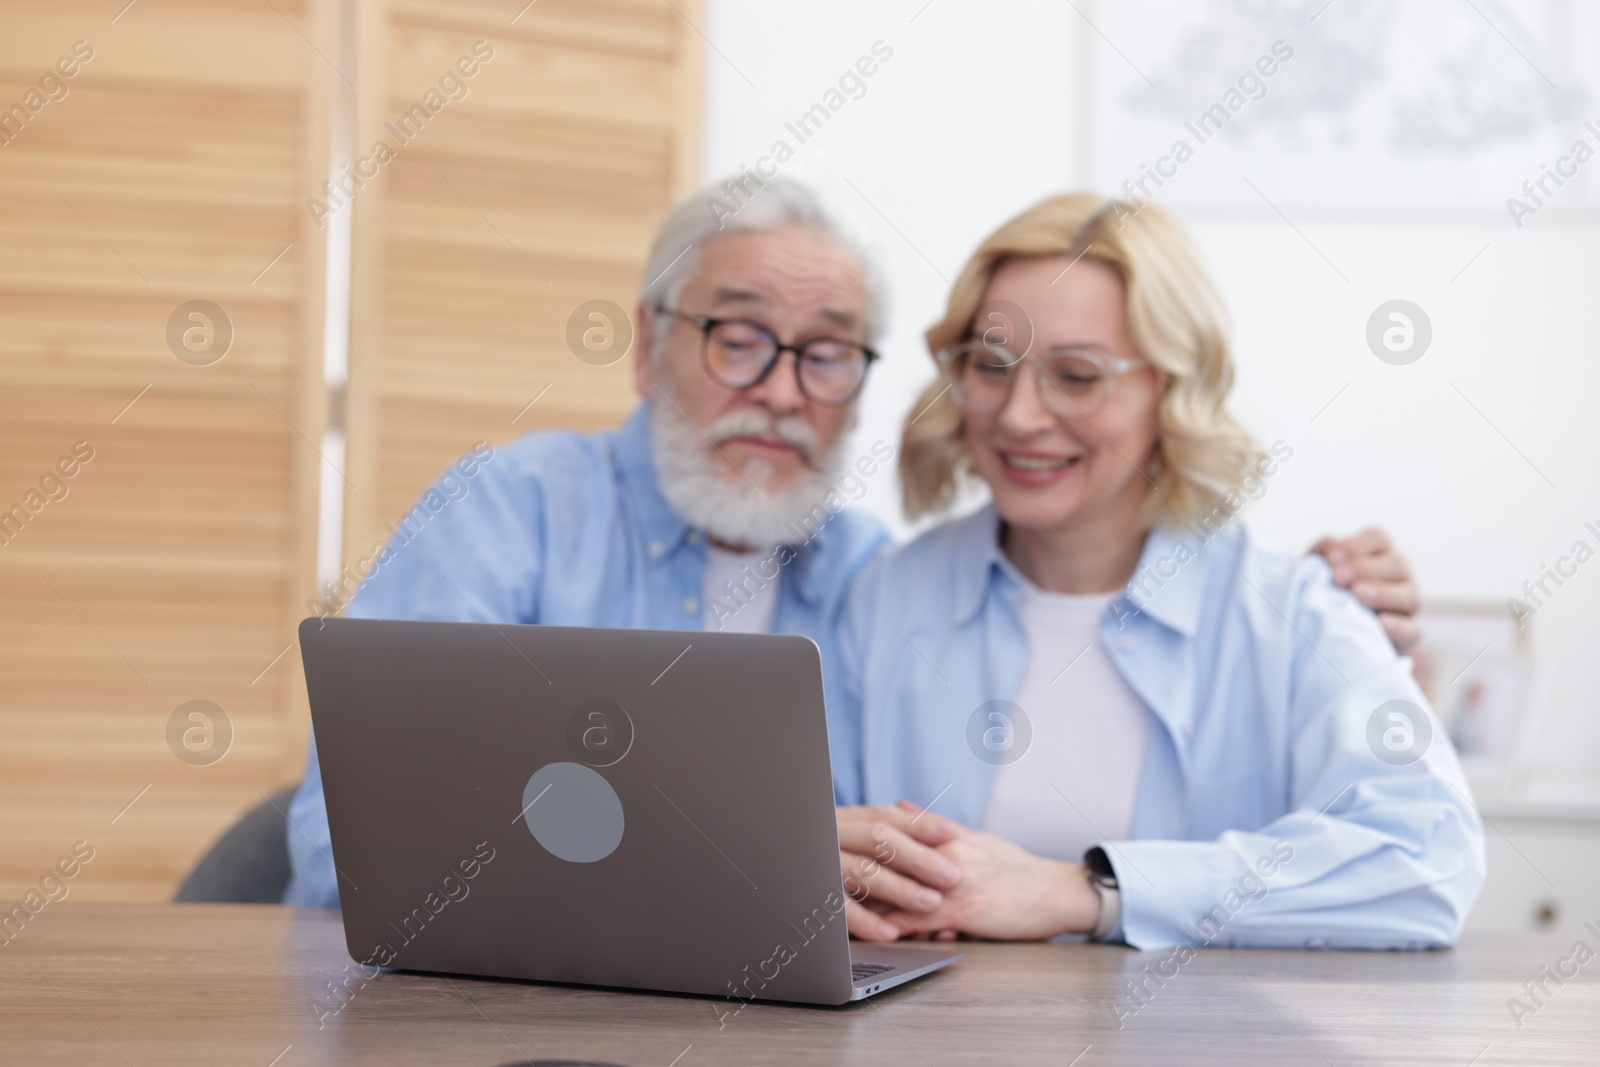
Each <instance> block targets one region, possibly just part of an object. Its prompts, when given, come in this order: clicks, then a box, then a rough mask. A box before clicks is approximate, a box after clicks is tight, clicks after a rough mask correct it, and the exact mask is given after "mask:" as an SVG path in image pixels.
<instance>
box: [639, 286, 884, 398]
mask: <svg viewBox="0 0 1600 1067" xmlns="http://www.w3.org/2000/svg"><path fill="white" fill-rule="evenodd" d="M658 310H659V311H660V312H661V313H662V314H665V315H670V316H672V317H673V318H675V319H681V320H682V321H684V322H686V323H688V324H689V325H691V326H693V327H694V328H695V329H697V330H699V331H700V333H701V334H702V335H703V340H702V344H701V347H700V358H701V362H702V363H703V364H704V366H705V370H706V373H707V374H709V375H710V376H711V378H712V380H713V381H716V382H718V383H720V384H722V385H725V386H727V387H728V388H730V389H748V388H750V387H751V386H753V385H757V384H759V383H760V382H762V381H764V380H765V379H766V377H767V375H769V374H771V373H772V368H773V367H776V366H777V365H778V360H779V359H781V358H782V357H783V354H784V353H785V352H793V353H794V358H795V363H796V376H797V378H798V379H799V382H800V391H801V392H802V393H804V394H805V395H806V397H807V398H808V399H810V400H814V401H816V402H817V403H819V404H829V405H833V406H841V405H844V404H848V403H850V401H852V400H854V399H855V398H856V396H857V394H859V393H860V392H861V387H862V385H864V384H865V383H866V380H867V368H868V367H870V366H871V365H872V363H873V361H874V360H876V359H877V358H878V353H877V352H875V351H873V350H872V349H870V348H868V347H867V346H866V345H863V344H859V343H857V342H855V341H845V340H841V339H838V338H834V337H818V338H815V339H813V340H810V341H807V342H806V343H805V344H800V345H784V344H779V343H778V338H777V335H776V334H774V333H773V332H772V331H771V330H769V329H767V328H766V327H765V326H763V325H761V324H760V323H759V322H751V321H750V320H749V319H712V318H707V317H706V316H704V315H686V314H684V313H683V312H681V311H678V310H677V309H676V308H667V307H662V308H659V309H658Z"/></svg>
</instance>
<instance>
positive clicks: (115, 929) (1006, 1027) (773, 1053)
mask: <svg viewBox="0 0 1600 1067" xmlns="http://www.w3.org/2000/svg"><path fill="white" fill-rule="evenodd" d="M1596 925H1600V923H1597V924H1596ZM1579 938H1582V939H1583V940H1585V941H1587V942H1588V943H1589V946H1590V947H1591V948H1595V949H1600V938H1597V937H1596V936H1595V935H1594V934H1591V933H1589V932H1588V931H1587V930H1584V929H1582V928H1581V927H1576V926H1575V927H1574V928H1573V929H1572V930H1569V931H1566V932H1565V934H1564V935H1561V936H1553V937H1548V938H1543V937H1541V938H1532V937H1506V938H1497V937H1477V938H1469V939H1467V940H1466V941H1464V942H1463V943H1462V945H1461V946H1460V947H1458V948H1457V949H1456V950H1454V951H1451V952H1423V953H1354V952H1349V953H1346V952H1277V951H1272V952H1266V951H1243V950H1228V949H1209V950H1204V951H1201V952H1199V953H1197V954H1196V956H1195V958H1193V959H1192V960H1190V961H1189V962H1187V963H1185V964H1183V965H1181V966H1177V961H1176V960H1174V961H1172V962H1171V963H1168V964H1167V970H1168V971H1169V972H1170V971H1172V970H1174V969H1175V970H1176V974H1175V976H1173V977H1170V978H1163V979H1162V981H1163V982H1164V985H1159V986H1158V985H1157V983H1156V982H1155V981H1154V980H1150V981H1148V982H1147V988H1148V989H1149V990H1150V993H1149V995H1148V1000H1147V1002H1145V1003H1143V1005H1142V1007H1140V1009H1139V1010H1138V1011H1137V1013H1132V1012H1131V1007H1132V1004H1133V1001H1131V1000H1129V999H1128V998H1127V997H1126V995H1125V987H1124V983H1126V982H1127V981H1128V980H1129V979H1132V978H1139V977H1143V976H1144V974H1145V972H1144V971H1143V968H1145V967H1147V966H1148V967H1150V968H1151V971H1152V972H1156V973H1159V971H1160V969H1161V968H1160V965H1161V963H1162V961H1163V960H1166V959H1167V958H1168V957H1167V954H1166V953H1147V954H1141V953H1136V952H1132V951H1130V950H1127V949H1124V948H1119V947H1112V946H1102V945H1083V944H1053V945H991V944H973V945H969V946H967V953H968V955H967V958H966V959H965V960H964V961H962V962H961V963H960V964H958V965H956V966H955V967H954V968H952V969H951V970H949V971H946V972H945V973H943V974H939V975H935V976H933V977H931V978H928V979H924V980H923V981H920V982H915V983H912V984H911V985H908V986H905V987H902V988H901V989H898V990H895V991H893V992H891V993H886V994H883V995H882V996H881V997H879V998H877V999H874V1000H872V1001H868V1002H866V1003H864V1004H857V1005H852V1006H849V1007H844V1008H799V1007H788V1006H780V1005H763V1004H759V1003H757V1004H752V1005H750V1006H748V1007H745V1008H744V1009H743V1011H741V1012H740V1013H739V1014H738V1015H736V1016H733V1017H731V1018H727V1019H725V1020H723V1021H722V1023H721V1024H719V1020H718V1013H719V1012H720V1011H722V1010H723V1009H724V1008H725V1006H726V1005H725V1004H724V1003H723V1002H720V1001H712V1000H708V999H703V998H698V997H686V996H661V995H648V994H635V993H620V992H609V991H603V990H596V989H585V988H580V987H567V986H549V985H534V984H525V983H516V982H501V981H478V980H473V979H466V978H455V979H447V978H442V977H432V976H421V975H410V974H381V975H378V976H377V977H375V978H372V979H371V980H368V981H365V982H364V983H363V982H362V981H361V980H360V979H359V978H351V980H350V983H349V985H350V991H349V992H348V993H346V994H345V995H344V999H343V1001H342V1005H343V1006H342V1008H339V1010H337V1011H336V1012H329V1013H328V1014H325V1015H323V1016H322V1017H321V1018H319V1012H318V1009H317V1008H316V1007H314V1004H316V1003H317V1002H318V1001H319V1000H320V1001H321V1002H322V1004H323V1008H322V1010H323V1011H324V1012H327V1011H328V1008H329V1006H337V1005H338V1004H339V1003H340V1002H339V1001H336V1000H334V999H333V998H332V997H331V995H330V994H329V993H328V990H327V983H328V982H329V981H330V980H338V979H340V978H342V977H344V976H347V975H350V974H352V973H353V971H347V970H345V967H346V964H347V963H348V960H347V958H346V956H345V952H344V941H343V937H342V935H341V929H340V926H339V920H338V917H337V915H336V914H335V913H325V912H319V911H295V910H292V909H289V908H281V907H271V906H268V907H243V906H201V905H107V904H100V905H97V904H78V903H76V902H74V901H71V900H68V901H65V902H63V903H60V904H50V905H48V906H47V907H46V908H45V910H43V911H41V912H40V913H39V914H38V915H37V916H35V917H34V918H33V920H32V921H31V922H30V923H29V924H28V925H27V926H26V927H25V928H24V929H23V931H22V933H21V934H20V935H18V936H17V937H16V938H15V939H14V940H13V941H12V942H11V943H10V944H6V945H0V1063H4V1064H7V1065H10V1064H27V1065H35V1064H55V1063H60V1064H72V1065H74V1067H87V1065H94V1064H123V1063H127V1064H132V1065H135V1067H146V1065H154V1064H205V1065H207V1067H211V1065H215V1064H240V1065H244V1067H300V1065H303V1064H314V1063H326V1064H342V1065H343V1064H383V1065H386V1067H390V1065H397V1064H483V1065H485V1067H490V1065H496V1064H506V1063H519V1062H523V1061H528V1060H532V1061H539V1060H545V1061H553V1062H556V1063H570V1062H598V1063H609V1064H623V1065H629V1067H646V1065H649V1067H668V1065H669V1064H671V1065H676V1067H699V1065H702V1064H741V1065H742V1064H791V1063H792V1064H807V1065H811V1064H830V1063H859V1064H875V1065H887V1064H928V1065H943V1064H952V1065H953V1064H971V1063H979V1062H988V1063H1005V1064H1041V1065H1043V1064H1050V1065H1054V1067H1066V1065H1068V1064H1075V1065H1077V1067H1095V1065H1098V1064H1111V1063H1146V1064H1147V1063H1160V1064H1163V1065H1180V1064H1221V1063H1226V1064H1240V1063H1272V1064H1282V1063H1311V1064H1321V1063H1328V1064H1338V1065H1343V1064H1361V1065H1369V1064H1380V1063H1405V1064H1409V1065H1418V1064H1451V1065H1454V1067H1467V1065H1468V1064H1474V1065H1475V1067H1489V1065H1491V1064H1506V1063H1527V1064H1566V1063H1570V1064H1584V1065H1593V1064H1595V1063H1600V981H1597V980H1596V979H1597V978H1600V959H1597V960H1595V961H1593V962H1590V963H1588V964H1587V965H1586V966H1584V967H1583V968H1582V969H1581V970H1580V971H1579V972H1578V976H1577V977H1576V978H1575V979H1572V980H1569V981H1567V982H1566V984H1565V985H1564V986H1557V985H1556V984H1555V983H1553V982H1550V981H1548V980H1547V981H1546V984H1547V988H1548V989H1549V991H1550V994H1551V995H1550V997H1549V998H1548V999H1545V1000H1544V1003H1543V1005H1542V1006H1540V1007H1539V1008H1538V1010H1537V1011H1536V1012H1534V1013H1533V1014H1530V1015H1528V1016H1527V1017H1525V1018H1523V1019H1522V1020H1521V1021H1522V1026H1521V1028H1520V1029H1519V1028H1518V1026H1517V1025H1516V1024H1515V1023H1514V1022H1513V1020H1512V1018H1511V1013H1510V1011H1509V1010H1508V1008H1507V1004H1506V1002H1507V999H1508V998H1510V997H1513V996H1517V997H1522V996H1523V995H1524V994H1523V991H1522V988H1521V987H1522V982H1523V981H1524V979H1527V978H1536V977H1538V972H1539V970H1540V968H1541V967H1543V966H1545V965H1549V966H1551V967H1552V968H1553V967H1555V966H1556V965H1557V963H1558V961H1559V960H1560V959H1562V958H1563V957H1565V956H1567V955H1568V953H1569V952H1570V949H1571V946H1572V945H1573V943H1574V942H1575V941H1576V940H1578V939H1579ZM1570 966H1571V965H1569V967H1568V969H1569V970H1570ZM1114 1003H1120V1004H1121V1005H1122V1006H1123V1011H1125V1012H1129V1014H1127V1015H1126V1016H1125V1017H1124V1018H1122V1019H1121V1026H1120V1028H1119V1025H1118V1018H1117V1012H1115V1011H1114V1010H1113V1007H1112V1005H1113V1004H1114ZM1530 1006H1531V1004H1530ZM1486 1047H1487V1051H1486ZM1475 1057H1476V1059H1475Z"/></svg>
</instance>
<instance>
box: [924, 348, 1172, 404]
mask: <svg viewBox="0 0 1600 1067" xmlns="http://www.w3.org/2000/svg"><path fill="white" fill-rule="evenodd" d="M938 359H939V365H940V367H942V368H943V369H944V374H945V378H946V379H947V380H948V381H949V382H950V391H951V393H952V394H953V395H954V396H955V401H956V404H957V405H958V406H959V407H960V408H961V409H962V410H963V411H972V412H978V413H987V412H991V411H998V410H1000V409H1001V408H1002V407H1004V406H1005V405H1006V401H1007V400H1008V399H1009V398H1010V396H1011V390H1012V388H1013V387H1014V386H1015V384H1016V380H1017V372H1018V371H1019V370H1020V369H1021V368H1022V366H1023V364H1028V365H1030V366H1031V367H1032V368H1033V372H1034V375H1035V381H1036V383H1037V385H1038V390H1039V399H1040V401H1041V402H1042V403H1043V404H1044V406H1045V407H1046V408H1048V409H1049V410H1050V411H1051V412H1052V413H1054V414H1056V415H1058V416H1060V417H1062V418H1068V419H1071V418H1086V417H1088V416H1090V415H1093V414H1094V413H1095V412H1096V411H1099V410H1100V409H1101V408H1102V407H1104V406H1105V402H1106V401H1107V400H1109V399H1110V398H1111V392H1112V389H1113V387H1114V386H1115V385H1116V381H1117V376H1118V375H1121V374H1125V373H1127V372H1128V371H1130V370H1132V369H1134V368H1135V367H1139V366H1142V365H1143V361H1142V360H1137V359H1118V358H1116V357H1113V356H1110V355H1108V354H1106V353H1104V352H1101V351H1098V350H1096V349H1092V348H1058V349H1054V350H1052V351H1049V352H1045V353H1042V354H1040V355H1033V356H1019V355H1017V354H1015V353H1014V352H1011V351H1010V350H1008V349H1006V348H1004V347H1002V346H1000V345H996V344H990V343H988V342H985V341H980V340H974V341H967V342H964V343H962V344H959V345H956V346H955V347H953V348H947V349H944V350H943V351H941V352H940V353H939V356H938Z"/></svg>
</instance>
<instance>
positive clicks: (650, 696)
mask: <svg viewBox="0 0 1600 1067" xmlns="http://www.w3.org/2000/svg"><path fill="white" fill-rule="evenodd" d="M300 648H301V653H302V655H303V657H304V660H305V672H306V685H307V688H308V690H309V692H310V698H311V719H312V724H313V727H314V729H315V733H316V739H317V749H318V752H319V754H320V757H321V762H322V782H323V788H324V791H325V792H326V795H327V802H328V824H329V828H330V830H331V832H332V841H333V856H332V859H333V862H334V864H335V866H336V868H337V871H338V880H339V895H340V902H341V905H342V908H343V913H344V929H345V939H346V944H347V946H348V948H349V950H350V955H351V956H352V958H354V959H355V960H356V962H358V963H360V964H363V965H366V966H370V967H390V968H402V969H406V970H417V971H435V972H446V973H454V974H468V975H483V976H492V977H500V978H520V979H534V980H538V981H549V982H575V983H582V984H586V985H600V986H621V987H628V988H634V989H651V990H663V991H670V992H678V993H700V994H705V995H708V996H717V997H725V998H729V1001H730V1004H728V1005H726V1006H723V1007H722V1008H720V1009H719V1010H736V1007H737V1005H735V1004H733V1003H731V1002H738V1003H740V1004H742V1003H743V1002H745V1001H749V1000H757V999H759V1000H776V1001H790V1002H796V1003H803V1004H843V1003H845V1002H848V1001H852V1000H860V999H862V998H864V997H868V996H871V995H872V994H874V993H878V992H880V991H882V990H885V989H891V988H893V987H894V986H897V985H900V984H902V983H904V982H908V981H910V980H911V979H913V978H917V977H920V976H922V975H924V974H927V973H929V972H930V971H933V970H936V969H938V968H940V967H943V966H945V965H946V964H948V963H951V962H953V961H955V960H957V959H960V958H961V957H960V955H959V954H952V953H949V952H944V951H938V950H933V949H929V948H915V947H909V946H900V945H890V946H880V945H872V944H869V943H866V942H857V943H855V944H854V945H852V943H851V942H850V939H849V936H848V933H847V929H846V918H845V891H844V885H843V880H842V877H841V874H840V869H839V840H838V831H837V824H836V822H835V817H834V803H833V787H832V775H831V772H830V769H829V762H828V734H827V724H826V719H825V716H824V709H823V696H822V667H821V661H820V659H819V657H818V654H817V648H816V646H815V645H814V644H813V643H812V642H811V641H810V640H809V639H808V638H804V637H795V636H786V635H753V634H718V633H702V632H680V631H672V630H604V629H590V628H582V627H560V626H510V625H490V624H478V623H455V622H402V621H388V620H375V619H306V620H305V621H304V622H302V623H301V624H300Z"/></svg>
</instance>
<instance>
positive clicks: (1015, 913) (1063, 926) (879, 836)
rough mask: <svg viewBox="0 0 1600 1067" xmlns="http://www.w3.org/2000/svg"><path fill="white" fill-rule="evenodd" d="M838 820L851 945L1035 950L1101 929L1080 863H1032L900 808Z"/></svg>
mask: <svg viewBox="0 0 1600 1067" xmlns="http://www.w3.org/2000/svg"><path fill="white" fill-rule="evenodd" d="M838 815H839V859H840V863H841V865H842V866H843V869H844V887H845V893H846V894H847V895H848V897H849V900H848V902H847V905H846V908H847V912H848V918H849V925H850V933H851V934H852V935H853V936H855V937H859V938H861V939H863V940H866V941H895V940H898V939H899V938H901V937H905V936H907V935H910V936H911V937H914V938H917V939H920V940H930V939H933V940H940V941H951V940H954V939H955V938H957V937H959V936H961V935H963V934H964V935H967V936H969V937H979V938H986V939H990V940H996V941H1038V940H1044V939H1046V938H1051V937H1055V936H1056V935H1057V934H1064V933H1086V932H1088V931H1090V930H1093V929H1094V927H1095V923H1096V922H1097V921H1098V920H1099V917H1100V893H1099V891H1098V890H1096V889H1095V888H1094V886H1093V885H1092V884H1091V883H1090V881H1089V877H1088V872H1087V871H1086V870H1085V869H1084V866H1083V864H1081V863H1064V862H1062V861H1060V860H1051V859H1045V858H1044V857H1042V856H1035V855H1033V854H1032V853H1030V852H1028V851H1026V850H1024V849H1021V848H1019V847H1017V846H1016V845H1013V844H1011V843H1010V842H1009V841H1006V840H1004V839H1003V838H999V837H996V836H995V835H994V834H990V833H985V832H983V831H982V830H973V829H970V828H969V827H966V826H962V825H961V824H960V823H957V822H954V821H952V820H950V819H947V818H945V817H944V816H942V815H936V814H934V813H933V812H931V811H924V810H922V809H919V808H918V807H917V806H916V805H915V804H912V803H910V802H909V801H905V800H902V801H901V802H900V803H899V804H896V805H893V806H890V805H869V806H864V807H852V808H839V809H838Z"/></svg>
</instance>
